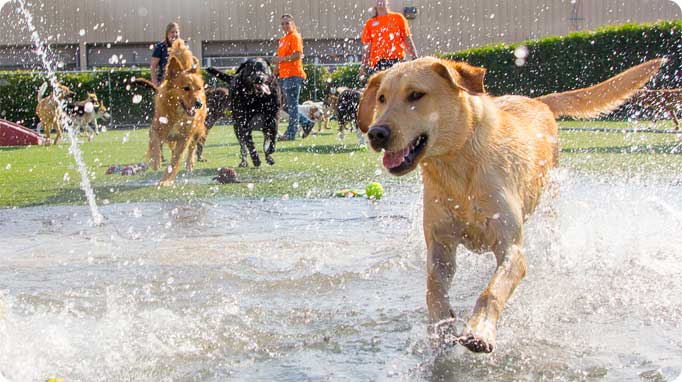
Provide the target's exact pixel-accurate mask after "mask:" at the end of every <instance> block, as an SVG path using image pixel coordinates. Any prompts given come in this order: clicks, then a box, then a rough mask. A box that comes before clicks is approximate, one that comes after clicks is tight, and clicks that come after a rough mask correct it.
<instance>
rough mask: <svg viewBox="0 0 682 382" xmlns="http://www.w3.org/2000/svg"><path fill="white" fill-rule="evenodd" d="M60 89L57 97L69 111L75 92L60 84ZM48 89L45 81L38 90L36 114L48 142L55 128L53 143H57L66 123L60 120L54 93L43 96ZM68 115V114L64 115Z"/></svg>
mask: <svg viewBox="0 0 682 382" xmlns="http://www.w3.org/2000/svg"><path fill="white" fill-rule="evenodd" d="M58 86H59V91H58V92H57V99H59V100H61V101H62V102H63V103H64V108H65V109H66V110H65V112H66V113H69V111H70V109H71V107H72V106H73V105H72V103H73V98H74V97H75V94H74V92H72V91H71V90H70V89H69V88H68V87H66V86H64V85H61V84H58ZM45 90H47V83H44V84H43V85H42V86H41V87H40V89H39V90H38V94H37V100H38V105H36V114H37V115H38V119H39V120H40V124H41V125H42V129H43V130H44V131H45V138H47V139H46V142H48V143H49V142H50V133H51V132H52V129H55V131H56V133H55V137H54V141H53V142H52V143H53V144H57V142H58V141H59V138H60V137H61V136H62V131H63V130H64V126H62V124H63V123H64V122H63V121H62V120H60V113H59V105H58V101H57V100H56V99H55V97H54V96H53V95H52V94H49V95H47V96H45V97H43V96H42V95H43V93H45ZM64 117H66V116H64Z"/></svg>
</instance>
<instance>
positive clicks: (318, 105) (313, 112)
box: [298, 101, 324, 134]
mask: <svg viewBox="0 0 682 382" xmlns="http://www.w3.org/2000/svg"><path fill="white" fill-rule="evenodd" d="M323 110H324V104H323V103H322V102H314V101H305V102H303V104H301V105H298V113H299V114H303V115H305V116H306V117H308V119H309V120H311V121H313V122H314V123H316V124H317V131H318V132H319V131H320V129H321V128H322V123H323V118H324V111H323ZM313 128H314V127H313ZM312 130H313V129H311V130H310V131H312ZM304 134H305V132H304Z"/></svg>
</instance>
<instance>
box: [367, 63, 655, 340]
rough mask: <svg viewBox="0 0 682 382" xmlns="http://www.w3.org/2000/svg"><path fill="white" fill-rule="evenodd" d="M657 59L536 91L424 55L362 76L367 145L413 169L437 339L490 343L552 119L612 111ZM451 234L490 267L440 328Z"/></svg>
mask: <svg viewBox="0 0 682 382" xmlns="http://www.w3.org/2000/svg"><path fill="white" fill-rule="evenodd" d="M662 61H663V60H652V61H649V62H646V63H644V64H641V65H638V66H636V67H634V68H631V69H629V70H627V71H625V72H623V73H621V74H619V75H617V76H615V77H614V78H611V79H609V80H607V81H605V82H602V83H600V84H597V85H595V86H592V87H590V88H586V89H579V90H573V91H568V92H563V93H554V94H549V95H546V96H542V97H539V98H535V99H530V98H527V97H522V96H502V97H491V96H488V95H487V94H486V92H485V88H484V84H483V78H484V75H485V69H483V68H479V67H475V66H471V65H468V64H466V63H462V62H452V61H446V60H441V59H437V58H433V57H425V58H421V59H418V60H415V61H411V62H407V63H402V64H398V65H396V66H394V67H393V68H391V69H389V70H387V71H384V72H380V73H377V74H375V75H374V76H372V78H371V79H370V80H369V83H368V85H367V89H366V90H365V92H364V95H363V97H362V100H361V102H360V106H359V111H358V120H359V121H358V122H359V127H360V129H361V130H362V131H363V132H366V133H367V136H368V138H369V141H370V145H371V147H372V148H373V149H374V150H375V151H384V156H383V164H384V167H386V168H387V169H388V171H389V172H390V173H391V174H394V175H404V174H407V173H409V172H410V171H412V170H414V169H415V168H416V167H417V165H419V166H420V168H421V175H422V179H423V183H424V222H423V224H424V235H425V240H426V247H427V292H426V301H427V305H428V312H429V319H430V321H431V322H432V323H433V324H434V328H435V330H436V333H438V334H439V336H440V339H441V340H443V341H445V343H450V341H452V343H454V342H458V343H460V344H462V345H464V346H466V347H467V348H468V349H469V350H471V351H473V352H491V351H493V348H494V347H495V339H496V333H497V321H498V319H499V318H500V315H501V313H502V309H503V308H504V305H505V303H506V301H507V299H508V298H509V297H510V296H511V294H512V292H513V291H514V289H515V288H516V286H517V285H518V284H519V282H520V281H521V279H522V278H523V277H524V276H525V274H526V260H525V257H524V255H523V250H522V248H523V222H524V221H525V219H526V217H527V216H528V215H529V214H530V213H531V212H532V211H533V209H534V208H535V206H536V205H537V204H538V201H539V198H540V193H541V190H542V188H543V186H544V185H545V183H546V181H547V173H548V171H549V169H550V168H552V167H553V166H555V164H556V163H557V156H558V145H557V134H558V129H557V125H556V122H555V118H556V117H558V116H573V117H581V118H587V117H592V116H596V115H598V114H601V113H605V112H608V111H610V110H612V109H613V108H615V107H617V106H618V105H620V104H621V103H623V102H624V101H625V100H626V99H627V98H628V97H629V96H631V95H632V94H633V93H635V92H636V90H637V89H638V88H640V87H641V86H643V85H644V84H645V83H646V82H647V81H649V80H650V79H651V78H652V76H653V75H655V74H656V72H657V71H658V69H659V68H660V66H661V64H662ZM459 244H462V245H464V246H466V247H467V248H469V249H470V250H473V251H492V252H493V253H494V254H495V257H496V260H497V268H496V270H495V273H494V275H493V277H492V280H491V281H490V283H489V284H488V286H487V287H486V288H485V290H484V291H483V292H482V293H481V295H480V297H479V298H478V301H477V302H476V306H475V308H474V310H473V314H472V315H471V317H470V318H469V320H468V324H467V325H466V328H465V329H464V331H463V332H462V333H461V334H459V335H457V336H455V337H449V335H450V334H452V333H454V332H455V330H456V328H454V318H455V314H454V311H453V310H452V308H451V306H450V302H449V296H448V289H449V287H450V283H451V282H452V279H453V276H454V273H455V251H456V248H457V246H458V245H459Z"/></svg>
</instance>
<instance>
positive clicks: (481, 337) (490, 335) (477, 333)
mask: <svg viewBox="0 0 682 382" xmlns="http://www.w3.org/2000/svg"><path fill="white" fill-rule="evenodd" d="M496 336H497V330H496V327H495V324H491V323H490V322H487V321H481V322H478V325H476V326H473V325H472V322H469V326H468V327H467V328H466V329H465V330H464V331H463V332H462V334H461V335H460V336H459V343H460V345H462V346H464V347H466V348H467V349H469V350H471V351H472V352H474V353H492V351H493V349H494V348H495V337H496Z"/></svg>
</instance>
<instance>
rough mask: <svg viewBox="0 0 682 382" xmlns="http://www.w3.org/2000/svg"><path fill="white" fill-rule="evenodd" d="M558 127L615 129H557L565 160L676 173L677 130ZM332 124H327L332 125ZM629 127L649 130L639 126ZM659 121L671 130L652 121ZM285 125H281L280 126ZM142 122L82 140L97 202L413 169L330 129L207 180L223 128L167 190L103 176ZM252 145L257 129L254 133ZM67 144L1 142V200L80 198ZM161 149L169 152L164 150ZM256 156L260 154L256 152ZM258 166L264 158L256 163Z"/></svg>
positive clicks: (141, 138)
mask: <svg viewBox="0 0 682 382" xmlns="http://www.w3.org/2000/svg"><path fill="white" fill-rule="evenodd" d="M561 126H564V127H610V128H613V129H615V131H616V132H614V133H603V132H582V131H581V132H575V131H565V132H562V133H561V134H560V147H561V151H562V152H561V157H560V162H561V165H562V166H564V167H569V168H574V169H577V170H581V171H590V172H598V173H612V174H623V175H625V176H628V175H631V174H634V173H639V174H643V175H651V174H653V175H654V176H676V175H677V174H680V173H682V171H681V170H682V155H680V152H682V140H681V138H680V136H678V135H675V134H648V133H623V132H620V131H619V130H622V129H625V128H632V127H633V125H631V124H628V123H623V122H562V123H561ZM334 127H335V125H334ZM637 127H639V128H644V127H651V126H650V125H649V124H646V123H644V124H642V123H640V124H638V125H637ZM656 127H658V128H670V126H669V125H667V124H666V123H659V124H657V125H656ZM283 130H284V125H280V131H283ZM147 139H148V132H147V129H140V130H112V131H108V132H106V133H104V134H101V135H99V136H97V137H96V138H95V140H93V141H92V142H83V143H82V144H81V145H80V147H81V149H82V150H83V153H84V158H85V162H86V164H87V168H88V171H89V172H90V176H91V181H92V185H93V187H94V190H95V194H96V195H97V202H98V203H100V204H108V203H120V202H129V201H130V202H140V201H163V200H189V201H191V200H207V199H211V198H225V197H238V198H243V197H247V198H261V197H273V198H287V197H288V198H306V197H308V198H319V197H332V195H333V193H334V191H335V190H338V189H341V188H360V189H364V186H365V185H366V184H367V183H369V182H372V181H379V182H382V183H383V184H384V187H385V188H386V189H387V190H388V191H390V189H391V188H392V187H395V186H397V185H398V184H415V187H417V186H416V180H417V176H418V175H417V173H416V172H414V173H412V174H410V175H408V176H405V177H402V178H395V177H392V176H390V175H388V174H387V173H386V171H385V170H383V167H382V165H381V154H378V153H374V152H372V151H370V150H366V149H364V148H360V147H358V146H357V144H356V143H357V141H356V138H355V135H354V134H347V136H346V138H345V140H344V141H339V140H338V139H337V138H336V132H335V130H325V131H323V133H322V134H321V135H319V136H311V137H309V138H306V139H305V140H297V141H294V142H279V143H278V144H277V152H276V153H275V155H274V158H275V160H276V161H277V163H276V164H275V165H274V166H268V165H267V164H263V166H261V168H258V169H256V168H253V167H249V168H246V169H240V168H237V172H238V174H239V178H240V181H241V183H238V184H226V185H220V184H217V183H216V182H214V181H212V180H211V178H212V177H213V176H214V175H215V170H216V168H218V167H235V168H236V165H237V164H238V163H239V156H238V155H239V154H238V153H239V146H238V144H237V141H236V139H235V137H234V132H233V130H232V128H231V126H217V127H215V128H214V129H213V130H212V131H211V133H210V134H209V138H208V142H207V146H206V149H205V156H206V158H207V159H208V162H204V163H197V166H196V169H195V171H194V172H193V173H192V174H186V173H185V172H184V171H183V172H181V173H180V176H179V177H178V182H177V185H176V186H175V187H172V188H163V189H159V188H157V187H156V185H155V184H156V182H157V181H158V180H159V179H160V177H161V173H160V172H154V171H151V170H148V171H147V172H145V173H142V174H138V175H134V176H121V175H120V174H114V175H106V174H105V172H106V170H107V168H108V167H109V166H110V165H114V164H131V163H139V162H142V161H143V160H144V156H145V153H146V147H147ZM255 140H256V143H257V146H258V148H259V149H261V146H262V142H263V140H262V135H261V134H260V133H259V132H256V133H255ZM68 150H69V145H68V144H66V143H62V144H59V145H57V146H54V147H50V146H43V147H39V146H36V147H4V148H0V207H24V206H35V205H49V204H83V203H85V202H84V199H85V198H84V195H83V192H82V191H81V190H80V188H79V182H80V175H79V174H78V172H77V171H76V166H75V164H74V160H73V158H72V157H71V156H70V154H69V152H68ZM166 156H167V157H168V156H169V154H168V152H166ZM262 159H264V158H263V157H262ZM263 163H265V161H263Z"/></svg>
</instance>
